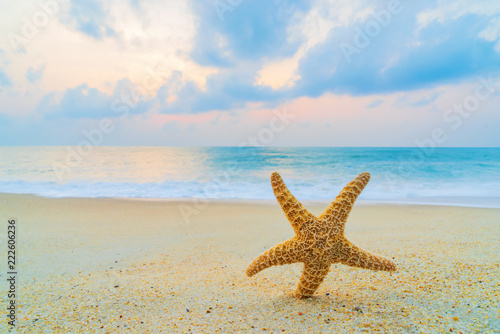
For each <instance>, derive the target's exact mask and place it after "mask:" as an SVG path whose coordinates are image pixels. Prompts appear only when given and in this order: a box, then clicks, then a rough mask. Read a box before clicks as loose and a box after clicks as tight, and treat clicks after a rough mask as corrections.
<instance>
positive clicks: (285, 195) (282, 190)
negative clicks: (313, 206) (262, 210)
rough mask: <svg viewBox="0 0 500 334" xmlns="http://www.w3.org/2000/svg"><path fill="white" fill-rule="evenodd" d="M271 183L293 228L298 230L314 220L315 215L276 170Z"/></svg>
mask: <svg viewBox="0 0 500 334" xmlns="http://www.w3.org/2000/svg"><path fill="white" fill-rule="evenodd" d="M271 185H272V186H273V191H274V195H275V196H276V200H277V201H278V203H279V204H280V206H281V208H282V209H283V212H284V213H285V215H286V217H287V218H288V221H289V222H290V224H291V225H292V227H293V229H294V230H295V231H296V232H298V231H300V229H301V227H303V226H304V225H306V224H307V222H310V221H314V219H315V217H314V216H313V214H311V213H310V212H309V211H307V210H306V209H305V208H304V207H303V206H302V204H301V203H300V202H299V201H298V200H297V199H296V198H295V196H293V195H292V193H291V192H290V191H289V190H288V188H287V187H286V185H285V182H283V180H282V179H281V176H280V175H279V174H278V173H276V172H274V173H273V174H272V175H271Z"/></svg>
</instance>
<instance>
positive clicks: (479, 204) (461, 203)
mask: <svg viewBox="0 0 500 334" xmlns="http://www.w3.org/2000/svg"><path fill="white" fill-rule="evenodd" d="M0 196H20V197H22V196H27V197H36V198H45V199H72V200H125V201H145V202H163V203H202V202H203V201H208V202H210V203H215V204H240V205H244V204H248V205H275V204H276V200H275V199H274V198H273V199H252V198H249V199H246V198H209V197H172V198H162V197H72V196H68V197H52V196H43V195H37V194H27V193H3V192H0ZM335 196H336V195H334V196H332V199H331V200H327V199H325V200H300V199H299V201H300V202H301V203H303V204H304V205H312V206H321V205H323V206H325V207H326V206H328V205H329V204H330V203H331V202H332V201H333V200H334V199H335ZM355 205H356V206H366V205H369V206H378V205H382V206H383V205H389V206H390V205H403V206H404V205H408V206H439V207H441V206H443V207H463V208H483V209H500V197H499V198H493V197H416V198H413V199H376V200H375V199H363V198H361V199H358V200H357V201H356V204H355Z"/></svg>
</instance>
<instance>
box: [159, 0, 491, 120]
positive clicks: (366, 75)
mask: <svg viewBox="0 0 500 334" xmlns="http://www.w3.org/2000/svg"><path fill="white" fill-rule="evenodd" d="M214 3H216V2H214ZM218 3H221V2H220V1H219V2H218ZM224 3H226V4H230V2H224ZM328 3H330V2H328ZM333 3H334V2H333ZM333 3H330V5H332V4H333ZM311 4H312V5H311ZM370 5H371V6H374V7H373V8H371V7H367V3H365V7H363V6H361V5H359V4H356V5H353V7H352V8H351V7H349V8H347V7H346V8H345V10H344V12H343V14H342V15H340V14H336V15H333V14H328V15H326V14H325V15H322V16H321V19H322V23H321V24H322V27H323V28H321V29H319V28H318V29H319V30H318V29H316V28H314V29H312V28H311V29H312V30H311V31H321V38H318V37H317V36H316V35H318V33H314V34H311V33H303V34H298V33H297V27H298V26H302V25H303V24H302V25H301V24H298V23H297V22H296V21H294V20H291V19H290V18H292V17H293V18H295V19H296V18H297V17H300V16H304V15H307V17H308V16H311V15H312V14H311V13H313V14H314V13H316V12H318V10H319V9H324V8H325V6H326V2H325V1H324V0H323V1H316V2H311V3H309V4H302V3H299V4H298V5H291V4H288V3H279V4H278V3H277V2H271V3H264V2H257V3H255V2H251V3H250V2H241V4H240V5H237V6H233V7H231V8H230V9H229V10H226V11H224V12H223V14H222V16H220V15H219V14H220V13H221V12H220V11H219V12H218V11H217V10H216V9H215V8H214V6H213V5H211V3H205V4H204V5H203V4H197V5H196V6H193V10H194V11H195V13H196V14H197V16H198V20H199V21H198V30H197V36H196V38H195V43H194V48H193V49H192V52H191V58H192V59H193V60H194V61H195V62H197V63H198V64H200V65H203V66H215V67H216V68H219V72H218V73H216V74H211V75H209V76H208V77H207V78H206V82H207V84H206V86H205V87H201V86H199V85H196V84H195V83H194V82H192V81H187V80H184V81H183V80H177V81H176V87H178V88H177V89H176V90H175V92H171V93H170V94H169V96H175V101H171V102H169V103H167V104H163V105H162V107H161V112H164V113H179V112H190V113H192V112H204V111H209V110H229V109H235V108H244V107H245V106H246V105H248V104H249V103H254V102H255V103H259V102H263V103H268V102H270V101H272V100H273V99H280V101H279V102H282V101H283V99H293V98H298V97H302V96H309V97H318V96H321V95H323V94H325V93H328V92H330V93H334V94H349V95H354V96H359V95H372V94H388V93H392V92H400V91H410V90H415V89H421V88H428V87H434V86H437V85H440V84H446V83H450V82H455V81H457V80H458V81H460V80H466V79H468V78H470V77H473V76H475V75H481V74H485V73H492V72H494V71H498V70H500V57H498V53H497V51H496V49H495V47H496V46H495V45H496V41H494V40H493V39H494V38H493V37H492V36H493V35H495V39H496V37H497V36H496V34H497V33H496V32H497V31H496V30H495V29H494V28H491V26H492V24H493V23H489V22H488V20H484V18H485V16H488V15H489V13H488V12H485V11H480V10H471V11H465V12H463V11H461V12H460V13H461V14H460V15H451V16H449V17H448V16H446V17H447V19H426V20H425V22H426V24H425V25H422V20H423V19H422V17H425V15H424V14H421V13H426V12H429V11H430V10H434V9H435V4H434V2H431V1H424V2H400V8H399V9H400V10H399V11H398V12H395V13H392V14H391V15H390V17H389V19H388V20H387V22H382V21H383V19H384V18H383V17H382V18H381V15H382V16H383V14H381V12H387V11H388V7H387V3H386V2H382V1H379V2H374V3H370ZM441 6H446V4H441ZM353 8H354V9H356V8H357V9H359V10H361V9H363V8H364V9H366V10H365V11H364V12H363V13H360V12H359V10H358V11H356V15H354V13H353V10H354V9H353ZM439 8H440V7H439ZM310 14H311V15H310ZM315 15H316V14H315ZM313 16H314V15H313ZM316 16H317V15H316ZM221 17H222V19H221ZM434 17H437V16H434ZM326 20H331V21H332V22H330V23H328V22H326ZM381 20H382V21H381ZM323 21H325V22H323ZM374 25H375V26H378V30H379V31H378V32H377V33H376V34H374V35H373V34H372V35H371V37H370V36H367V34H366V32H365V31H366V30H367V29H369V27H372V28H373V26H374ZM306 26H307V25H306ZM306 26H304V27H306ZM488 27H490V28H488ZM303 29H305V28H303ZM485 29H486V30H485ZM290 31H294V32H295V33H294V34H293V35H294V36H295V38H292V37H293V36H292V37H291V35H290ZM361 35H363V36H364V37H363V38H364V39H365V41H366V45H364V46H359V44H356V41H359V38H360V36H361ZM297 36H298V37H297ZM343 43H344V45H345V44H346V43H347V44H350V45H351V46H352V47H354V48H356V52H353V53H352V54H351V55H350V56H349V57H346V55H345V52H343V51H342V49H341V45H343ZM305 46H307V47H305ZM298 50H302V51H301V52H298ZM304 50H306V51H304ZM302 52H304V54H303V55H302ZM297 54H299V55H300V56H301V57H300V58H299V59H297V60H294V57H296V55H297ZM272 59H276V60H277V62H278V63H277V64H278V65H279V64H281V63H280V61H285V62H286V60H287V59H288V60H290V59H292V60H293V61H291V62H292V63H293V62H295V61H296V62H297V63H298V65H297V66H296V69H295V70H293V67H294V64H291V65H290V66H288V67H286V66H285V67H286V68H285V67H283V68H285V69H286V70H291V72H290V73H288V74H287V75H288V76H289V77H290V80H293V81H294V82H293V84H290V85H289V84H286V82H287V81H286V80H285V79H287V78H286V77H287V75H285V78H284V79H283V78H281V79H283V80H281V81H280V80H274V81H276V82H277V83H281V84H273V82H274V81H273V78H272V76H276V77H277V76H279V74H280V73H277V72H276V71H275V72H273V71H271V70H269V71H267V72H266V75H267V76H268V77H269V78H267V79H266V80H262V77H261V75H262V72H260V71H261V70H262V69H263V68H265V66H266V65H267V64H269V61H270V60H272ZM271 65H272V64H271ZM278 68H279V67H278ZM229 71H232V73H230V72H229ZM180 76H181V77H183V74H180ZM287 80H288V79H287ZM283 82H284V83H285V84H283ZM267 85H270V86H267ZM179 87H180V88H179ZM162 89H163V91H164V92H165V91H167V90H168V88H167V87H163V88H162ZM431 102H432V101H425V100H422V101H420V103H422V104H425V103H431Z"/></svg>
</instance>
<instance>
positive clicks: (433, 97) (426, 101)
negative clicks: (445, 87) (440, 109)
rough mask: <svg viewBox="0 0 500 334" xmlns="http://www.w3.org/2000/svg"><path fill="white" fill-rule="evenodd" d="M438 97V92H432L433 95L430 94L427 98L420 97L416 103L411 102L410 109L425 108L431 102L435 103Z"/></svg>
mask: <svg viewBox="0 0 500 334" xmlns="http://www.w3.org/2000/svg"><path fill="white" fill-rule="evenodd" d="M439 95H440V94H439V93H438V92H434V93H432V94H430V95H429V96H424V97H422V98H421V99H419V100H418V101H415V102H411V103H410V104H409V105H410V106H411V107H425V106H427V105H429V104H431V103H432V102H434V101H436V99H437V98H438V97H439Z"/></svg>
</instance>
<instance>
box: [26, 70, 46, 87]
mask: <svg viewBox="0 0 500 334" xmlns="http://www.w3.org/2000/svg"><path fill="white" fill-rule="evenodd" d="M44 70H45V66H40V67H39V68H38V69H35V68H34V67H30V68H28V70H27V71H26V75H25V77H26V79H28V81H29V82H31V83H32V84H36V83H37V82H38V81H40V79H41V78H42V75H43V71H44Z"/></svg>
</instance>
